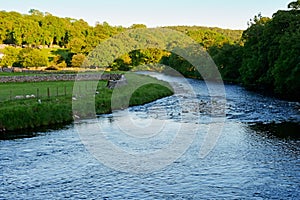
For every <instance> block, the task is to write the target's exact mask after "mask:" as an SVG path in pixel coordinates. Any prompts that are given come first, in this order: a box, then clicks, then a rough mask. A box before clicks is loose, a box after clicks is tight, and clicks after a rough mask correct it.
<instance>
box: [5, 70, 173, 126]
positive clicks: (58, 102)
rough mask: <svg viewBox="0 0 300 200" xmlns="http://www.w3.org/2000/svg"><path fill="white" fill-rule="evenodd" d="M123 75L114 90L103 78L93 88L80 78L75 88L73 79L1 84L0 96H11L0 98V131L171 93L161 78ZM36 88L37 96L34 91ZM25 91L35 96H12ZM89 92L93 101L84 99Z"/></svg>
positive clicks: (66, 120) (54, 121)
mask: <svg viewBox="0 0 300 200" xmlns="http://www.w3.org/2000/svg"><path fill="white" fill-rule="evenodd" d="M125 76H126V78H127V80H128V84H127V85H124V86H121V87H118V88H115V89H113V90H111V89H108V88H107V87H106V81H99V83H98V85H97V89H96V88H94V90H92V89H91V88H92V84H93V83H94V82H91V81H84V82H80V86H79V87H76V88H74V82H73V81H68V82H38V83H5V84H4V83H3V84H0V96H1V97H2V98H3V97H5V98H6V99H7V97H9V99H10V98H11V99H12V100H5V101H4V100H3V101H2V102H0V132H1V131H2V132H3V131H4V132H5V131H6V132H7V131H14V130H20V129H28V128H29V129H30V128H37V127H41V126H49V125H54V124H61V123H70V122H72V121H73V115H74V114H76V115H77V114H78V115H79V116H80V117H81V118H88V117H92V116H95V113H88V112H87V111H89V110H90V108H91V107H90V106H93V107H95V109H96V110H95V111H96V114H104V113H110V112H112V110H114V109H123V108H126V107H128V106H133V105H141V104H145V103H148V102H151V101H154V100H156V99H159V98H162V97H166V96H169V95H172V94H173V91H172V89H171V87H170V86H169V84H167V83H165V82H163V81H159V80H157V79H155V78H152V77H149V76H144V75H137V74H133V73H128V74H126V75H125ZM96 84H97V83H96ZM37 88H38V89H39V97H37V94H36V91H37ZM48 88H50V97H48ZM95 89H96V90H95ZM65 91H66V92H65ZM24 94H34V95H35V96H36V97H35V98H31V99H14V97H15V96H17V95H24ZM89 95H93V101H92V102H90V101H85V99H84V98H89V99H90V97H91V96H89ZM11 96H12V97H11ZM74 96H75V97H76V98H75V97H74ZM72 97H73V101H72ZM74 98H75V99H76V100H74ZM76 104H79V106H77V107H79V108H80V109H79V110H78V109H77V110H76V112H78V113H73V110H72V108H74V105H75V107H76ZM72 106H73V107H72Z"/></svg>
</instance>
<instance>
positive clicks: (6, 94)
mask: <svg viewBox="0 0 300 200" xmlns="http://www.w3.org/2000/svg"><path fill="white" fill-rule="evenodd" d="M73 86H74V82H71V83H68V82H65V83H57V84H54V85H50V86H45V85H41V84H36V85H35V84H27V83H24V84H22V83H19V84H6V85H0V102H5V101H13V100H18V99H34V98H36V99H43V98H56V97H62V96H72V94H73ZM92 88H93V87H92V83H89V82H85V83H83V84H80V86H79V87H77V90H78V91H77V92H76V93H77V94H78V93H79V94H80V93H86V92H93V91H91V90H92Z"/></svg>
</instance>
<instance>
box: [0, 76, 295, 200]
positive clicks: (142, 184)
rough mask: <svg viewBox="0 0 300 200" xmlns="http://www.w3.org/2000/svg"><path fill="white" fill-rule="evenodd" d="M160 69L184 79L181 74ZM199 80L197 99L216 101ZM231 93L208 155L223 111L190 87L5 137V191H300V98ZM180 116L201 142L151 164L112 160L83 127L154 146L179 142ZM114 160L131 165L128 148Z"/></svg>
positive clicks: (169, 194)
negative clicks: (86, 137)
mask: <svg viewBox="0 0 300 200" xmlns="http://www.w3.org/2000/svg"><path fill="white" fill-rule="evenodd" d="M157 76H160V78H163V79H167V80H170V81H172V80H173V81H176V82H177V83H180V81H179V80H178V78H175V80H174V79H173V78H171V77H167V76H163V75H157ZM190 83H191V85H192V86H193V87H194V91H196V94H197V95H196V96H197V98H199V101H198V103H201V105H208V106H209V104H211V103H213V102H210V100H209V96H208V95H207V94H206V93H205V91H206V90H205V83H203V82H201V81H197V80H190ZM226 94H227V103H226V111H225V112H226V121H225V125H224V128H223V130H222V133H221V135H220V137H219V138H218V140H217V143H216V145H215V147H214V148H213V149H212V151H211V152H210V153H209V154H208V155H207V156H206V157H204V158H201V157H199V150H200V149H201V147H203V146H205V145H206V144H205V143H204V141H205V137H206V136H207V134H206V133H207V130H208V128H209V126H210V125H212V124H217V123H218V115H214V114H216V113H211V112H210V111H209V110H205V109H206V108H204V107H205V106H203V107H201V105H198V106H197V107H198V108H197V109H195V106H193V105H194V104H195V101H191V99H190V98H187V97H186V96H185V95H177V96H176V95H175V96H172V97H167V98H164V99H160V100H158V101H155V102H153V103H150V104H146V105H143V106H137V107H132V108H129V109H128V110H123V111H117V112H115V113H113V114H108V115H102V116H99V118H97V119H93V120H86V121H81V122H79V123H77V124H75V125H74V124H73V125H69V126H67V127H66V128H64V129H58V130H52V131H46V132H36V133H35V135H34V136H38V137H29V138H19V139H16V138H15V139H14V140H0V171H1V173H0V178H1V180H2V181H1V182H0V199H42V198H45V199H62V198H71V199H300V190H299V185H300V177H299V174H300V166H299V161H300V157H299V156H300V140H299V131H298V130H300V129H299V122H300V120H299V110H298V109H299V107H298V106H299V104H298V103H295V102H286V101H281V100H276V99H273V98H269V97H264V96H260V95H258V94H255V93H250V92H247V91H245V90H244V89H243V88H241V87H239V86H234V85H228V86H226ZM201 100H202V101H201ZM182 102H184V103H182ZM196 112H197V113H196ZM194 119H196V120H194ZM130 123H133V124H134V126H131V128H132V129H128V127H129V126H128V124H130ZM181 124H185V126H186V127H187V128H186V129H184V130H185V132H183V133H186V134H191V131H189V129H188V128H197V129H196V130H197V131H196V132H195V133H196V134H195V135H194V138H193V140H192V142H191V143H190V144H189V146H188V148H187V149H185V151H184V152H183V153H182V154H181V156H180V157H178V158H176V159H175V160H174V162H171V163H169V164H168V165H167V166H165V167H164V168H162V169H159V170H155V171H153V172H151V173H139V174H135V173H124V172H121V171H118V170H115V169H112V168H110V167H108V165H107V163H104V162H99V160H97V159H96V157H94V156H95V155H93V154H91V153H90V152H89V151H88V149H87V147H86V146H84V145H83V142H82V141H81V139H82V138H80V136H79V134H78V130H85V131H87V132H88V133H91V134H95V137H96V138H97V137H99V135H97V134H99V133H101V134H102V135H103V136H105V138H106V139H107V140H108V141H109V142H110V143H112V144H114V145H115V146H117V147H118V148H120V149H123V150H125V151H126V152H130V153H131V154H145V153H151V152H157V151H160V150H161V149H164V148H166V146H168V145H169V144H171V143H172V141H173V140H174V138H175V137H176V131H171V130H173V129H174V130H177V129H178V127H180V126H181ZM147 126H151V128H153V129H152V130H149V129H145V128H144V127H147ZM143 128H144V130H143V131H141V129H143ZM167 130H169V131H167ZM153 133H156V134H153ZM286 135H287V137H285V136H286ZM178 144H179V145H180V143H178ZM178 147H180V146H178ZM175 150H176V149H175ZM106 153H107V152H106ZM107 155H108V156H107V157H108V158H109V156H110V154H109V153H108V154H107ZM114 162H116V163H119V162H121V163H125V164H126V163H127V164H128V166H130V163H129V162H128V159H127V158H126V157H119V158H118V160H115V161H114ZM160 162H161V161H160V160H155V162H152V165H154V166H155V165H159V164H160ZM134 167H136V169H138V166H133V169H134Z"/></svg>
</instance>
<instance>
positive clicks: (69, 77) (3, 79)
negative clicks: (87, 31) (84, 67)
mask: <svg viewBox="0 0 300 200" xmlns="http://www.w3.org/2000/svg"><path fill="white" fill-rule="evenodd" d="M124 78H125V76H124V75H122V74H96V73H95V74H48V75H32V76H31V75H30V76H0V83H9V82H44V81H74V80H108V81H109V80H111V81H117V80H120V79H124ZM122 82H124V81H122Z"/></svg>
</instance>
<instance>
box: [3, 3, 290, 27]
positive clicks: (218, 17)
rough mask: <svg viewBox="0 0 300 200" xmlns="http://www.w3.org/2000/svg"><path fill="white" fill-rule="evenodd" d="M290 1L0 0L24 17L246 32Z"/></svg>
mask: <svg viewBox="0 0 300 200" xmlns="http://www.w3.org/2000/svg"><path fill="white" fill-rule="evenodd" d="M291 1H292V0H250V1H248V0H205V1H204V0H148V1H143V0H0V10H6V11H12V10H13V11H17V12H20V13H23V14H27V13H28V11H29V10H30V9H31V8H34V9H38V10H40V11H42V12H50V13H51V14H53V15H57V16H60V17H72V18H76V19H80V18H81V19H84V20H85V21H87V22H88V23H89V24H90V25H95V23H96V22H97V21H98V22H101V23H102V22H104V21H106V22H108V23H109V24H111V25H122V26H126V27H128V26H130V25H132V24H135V23H142V24H146V25H147V26H148V27H157V26H167V25H200V26H212V27H221V28H231V29H246V28H247V21H249V19H250V18H253V16H254V15H256V14H258V13H259V12H261V13H262V15H263V16H268V17H271V16H272V14H273V13H274V12H276V11H277V10H279V9H286V8H287V4H288V3H289V2H291Z"/></svg>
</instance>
